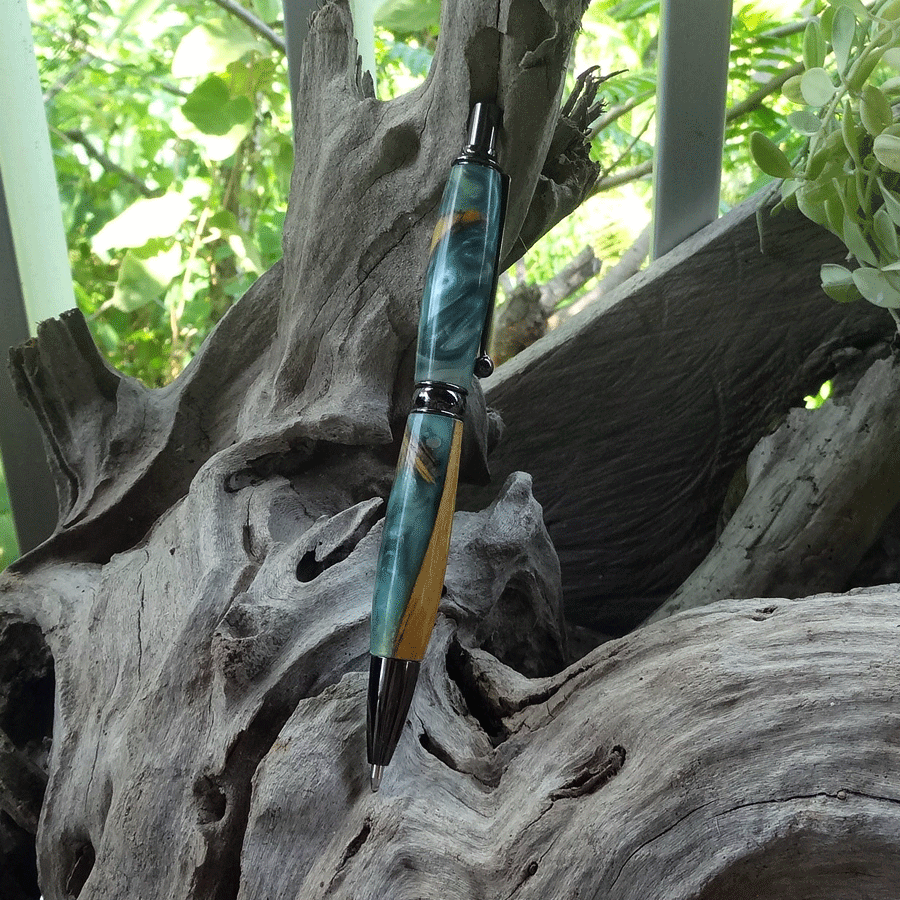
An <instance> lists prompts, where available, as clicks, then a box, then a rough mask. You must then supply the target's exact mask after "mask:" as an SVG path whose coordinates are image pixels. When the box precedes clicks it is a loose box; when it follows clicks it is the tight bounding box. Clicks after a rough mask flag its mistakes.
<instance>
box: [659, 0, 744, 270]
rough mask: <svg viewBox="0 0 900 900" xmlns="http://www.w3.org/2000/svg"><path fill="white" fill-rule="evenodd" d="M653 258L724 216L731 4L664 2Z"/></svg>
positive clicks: (714, 0)
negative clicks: (722, 193) (721, 205)
mask: <svg viewBox="0 0 900 900" xmlns="http://www.w3.org/2000/svg"><path fill="white" fill-rule="evenodd" d="M660 26H661V27H660V36H659V68H658V74H657V81H656V129H657V130H656V150H655V153H654V160H653V237H652V251H651V252H652V257H653V258H654V259H656V258H658V257H660V256H662V255H663V254H664V253H668V252H669V250H671V249H672V248H673V247H675V246H677V245H678V244H680V243H681V242H682V241H683V240H684V239H685V238H686V237H689V236H690V235H692V234H693V233H694V232H695V231H698V230H699V229H700V228H702V227H703V226H704V225H708V224H709V223H710V222H712V221H713V220H714V219H715V218H716V217H717V216H718V214H719V186H720V182H721V178H722V145H723V141H724V136H725V103H726V88H727V85H728V55H729V50H730V48H731V0H662V2H661V6H660Z"/></svg>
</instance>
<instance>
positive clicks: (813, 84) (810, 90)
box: [800, 66, 835, 106]
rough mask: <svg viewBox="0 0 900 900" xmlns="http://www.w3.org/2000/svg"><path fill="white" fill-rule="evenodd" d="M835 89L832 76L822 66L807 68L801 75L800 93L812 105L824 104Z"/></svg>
mask: <svg viewBox="0 0 900 900" xmlns="http://www.w3.org/2000/svg"><path fill="white" fill-rule="evenodd" d="M834 91H835V87H834V83H833V82H832V80H831V76H830V75H829V74H828V73H827V72H826V71H825V70H824V69H823V68H822V67H821V66H816V67H815V68H813V69H807V70H806V71H805V72H804V73H803V75H802V76H801V77H800V93H801V94H803V99H804V100H805V101H806V102H807V103H808V104H809V105H810V106H824V105H825V104H826V103H827V102H828V101H829V100H830V99H831V98H832V97H833V96H834Z"/></svg>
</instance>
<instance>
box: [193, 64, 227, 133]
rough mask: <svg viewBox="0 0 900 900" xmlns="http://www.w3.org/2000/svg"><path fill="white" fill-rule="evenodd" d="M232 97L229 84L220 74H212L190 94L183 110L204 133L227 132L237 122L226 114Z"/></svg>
mask: <svg viewBox="0 0 900 900" xmlns="http://www.w3.org/2000/svg"><path fill="white" fill-rule="evenodd" d="M230 99H231V94H230V93H229V91H228V85H227V84H225V82H224V81H223V80H222V79H221V78H219V76H218V75H210V76H209V78H207V79H206V80H205V81H201V82H200V84H198V85H197V87H195V88H194V90H192V91H191V92H190V94H188V96H187V98H186V99H185V101H184V103H183V104H182V106H181V111H182V113H184V117H185V118H186V119H187V120H188V121H189V122H191V123H192V124H193V125H196V127H197V128H199V129H200V131H202V132H203V133H204V134H227V133H228V131H229V130H230V129H231V126H232V125H233V124H235V123H232V122H230V121H228V118H227V117H226V116H225V107H226V106H227V104H228V101H229V100H230Z"/></svg>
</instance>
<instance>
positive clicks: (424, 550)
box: [366, 103, 508, 791]
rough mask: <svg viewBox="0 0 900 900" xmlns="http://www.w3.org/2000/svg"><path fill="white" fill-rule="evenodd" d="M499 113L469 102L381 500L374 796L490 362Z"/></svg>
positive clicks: (444, 549) (374, 639) (501, 186)
mask: <svg viewBox="0 0 900 900" xmlns="http://www.w3.org/2000/svg"><path fill="white" fill-rule="evenodd" d="M499 128H500V110H499V109H498V108H497V107H496V106H495V105H494V104H490V103H476V104H475V106H474V107H473V109H472V114H471V117H470V119H469V128H468V137H467V140H466V145H465V147H464V149H463V152H462V154H461V155H460V156H459V157H458V158H457V159H456V160H455V161H454V163H453V166H452V167H451V169H450V176H449V178H448V181H447V186H446V187H445V189H444V195H443V198H442V200H441V206H440V210H439V213H438V222H437V226H436V227H435V230H434V236H433V238H432V240H431V252H430V255H429V258H428V269H427V271H426V275H425V291H424V295H423V298H422V310H421V317H420V320H419V337H418V345H417V349H416V371H415V380H416V386H415V390H414V392H413V406H412V411H411V412H410V414H409V417H408V419H407V422H406V431H405V433H404V436H403V444H402V447H401V450H400V458H399V461H398V463H397V473H396V476H395V479H394V485H393V488H392V489H391V494H390V497H389V498H388V503H387V509H386V511H385V518H384V530H383V533H382V540H381V549H380V550H379V554H378V565H377V570H376V576H375V592H374V597H373V600H372V624H371V628H372V636H371V646H370V652H371V660H370V667H369V692H368V703H367V727H366V738H367V749H368V760H369V765H370V766H371V775H370V784H371V787H372V790H373V791H377V790H378V788H379V786H380V784H381V777H382V774H383V772H384V767H385V766H387V765H388V763H389V762H390V761H391V757H392V756H393V753H394V749H395V748H396V746H397V742H398V740H399V738H400V733H401V732H402V730H403V725H404V723H405V721H406V714H407V712H408V711H409V706H410V703H411V702H412V697H413V692H414V690H415V686H416V679H417V678H418V674H419V665H420V663H421V660H422V658H423V657H424V655H425V650H426V648H427V646H428V640H429V638H430V637H431V631H432V629H433V628H434V622H435V619H436V618H437V611H438V605H439V603H440V600H441V592H442V590H443V586H444V573H445V572H446V568H447V553H448V551H449V547H450V530H451V527H452V523H453V512H454V508H455V505H456V485H457V477H458V474H459V458H460V448H461V446H462V431H463V413H464V412H465V408H466V395H467V393H468V391H469V388H470V387H471V382H472V375H473V373H474V374H475V375H478V376H479V377H484V376H486V375H489V374H490V373H491V371H492V370H493V364H492V363H491V360H490V357H489V356H488V355H487V352H486V348H487V338H488V334H489V330H490V321H491V313H492V307H493V301H494V294H495V292H496V287H497V275H498V271H497V269H498V263H499V253H500V238H501V235H502V231H503V218H504V214H505V206H506V193H507V182H508V179H507V177H506V176H505V175H504V174H503V173H502V172H501V171H500V168H499V166H498V165H497V156H496V142H497V134H498V131H499Z"/></svg>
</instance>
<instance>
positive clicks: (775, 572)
mask: <svg viewBox="0 0 900 900" xmlns="http://www.w3.org/2000/svg"><path fill="white" fill-rule="evenodd" d="M747 474H748V482H749V484H748V488H747V492H746V494H745V495H744V499H743V501H742V502H741V504H740V506H739V507H738V509H737V511H736V512H735V513H734V515H733V516H732V517H731V519H730V520H729V521H728V524H727V525H726V526H725V530H724V531H723V532H722V534H721V535H720V537H719V539H718V541H717V542H716V545H715V546H714V547H713V549H712V551H711V552H710V554H709V556H708V557H707V558H706V559H705V560H704V561H703V563H701V564H700V566H699V567H698V568H697V569H696V570H695V571H694V572H693V574H692V575H691V576H690V577H689V578H688V579H687V580H686V581H685V582H684V584H682V585H681V587H680V588H679V589H678V590H677V591H676V592H675V593H674V594H673V595H672V597H670V598H669V600H667V601H666V603H665V604H663V606H662V607H660V609H659V610H657V612H655V613H654V614H653V615H652V616H651V617H650V619H649V620H648V621H651V622H653V621H657V620H658V619H664V618H666V617H667V616H671V615H672V614H673V613H676V612H678V611H679V610H682V609H690V608H692V607H695V606H703V605H705V604H708V603H712V602H714V601H715V600H721V599H723V598H725V597H768V596H782V597H783V596H787V597H796V596H802V595H804V594H807V593H808V592H809V591H810V590H842V589H843V588H844V587H845V586H846V584H847V580H848V578H849V577H850V575H851V573H852V572H853V570H854V569H855V568H856V566H857V564H858V563H859V561H860V560H861V559H862V557H863V555H864V554H865V552H866V551H867V550H868V549H869V547H870V546H871V544H872V542H873V541H874V540H875V537H876V536H877V535H878V532H879V531H880V529H881V526H882V524H883V523H884V521H885V519H887V517H888V515H889V514H890V512H891V511H892V510H893V509H894V508H895V507H896V506H897V504H898V502H900V361H898V360H897V359H895V358H892V359H886V360H881V361H879V362H877V363H875V365H873V366H872V368H871V369H870V370H869V371H868V372H867V373H866V375H865V376H864V377H863V378H862V380H861V381H860V382H859V384H858V385H857V386H856V389H855V390H854V391H853V393H852V394H851V395H850V397H849V398H847V399H846V400H845V401H841V402H829V403H826V404H825V405H824V406H822V407H821V408H820V409H817V410H806V409H795V410H793V411H792V412H791V413H790V415H789V416H788V418H787V420H786V421H785V422H784V424H783V425H781V427H780V428H779V429H778V430H777V431H775V433H774V434H772V435H770V436H768V437H766V438H764V439H763V440H762V441H760V443H759V444H758V445H757V447H756V448H755V449H754V451H753V452H752V453H751V454H750V457H749V459H748V461H747Z"/></svg>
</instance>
